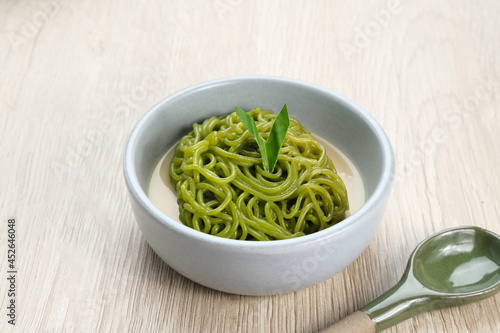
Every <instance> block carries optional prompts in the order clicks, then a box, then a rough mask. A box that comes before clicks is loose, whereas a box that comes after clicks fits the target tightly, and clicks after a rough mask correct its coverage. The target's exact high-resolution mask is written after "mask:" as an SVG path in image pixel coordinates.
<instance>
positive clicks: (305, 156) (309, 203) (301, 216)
mask: <svg viewBox="0 0 500 333" xmlns="http://www.w3.org/2000/svg"><path fill="white" fill-rule="evenodd" d="M249 114H250V115H251V116H252V117H253V118H254V119H255V122H256V125H257V129H258V131H259V133H260V135H261V136H262V137H263V138H264V139H267V135H268V133H269V131H270V130H271V127H272V124H273V120H274V119H275V118H276V116H277V115H276V114H274V113H273V112H272V111H262V110H261V109H260V108H255V109H254V110H252V111H250V112H249ZM170 176H171V177H172V180H173V181H174V183H175V185H176V191H177V198H178V200H177V202H178V204H179V218H180V220H181V221H182V223H184V224H185V225H187V226H189V227H191V228H194V229H196V230H198V231H201V232H204V233H208V234H212V235H215V236H220V237H225V238H232V239H241V240H276V239H287V238H292V237H297V236H302V235H306V234H310V233H313V232H316V231H318V230H322V229H325V228H328V227H329V226H332V225H334V224H335V223H337V222H339V221H341V220H343V219H344V218H345V213H346V210H348V209H349V204H348V200H347V191H346V188H345V185H344V183H343V181H342V179H341V178H340V177H339V176H338V175H337V172H336V170H335V167H334V166H333V163H332V162H331V160H330V159H329V158H328V156H327V155H326V151H325V148H324V147H323V146H322V145H321V144H320V143H319V142H318V141H317V140H315V139H314V138H313V137H312V136H311V133H310V132H309V131H307V130H306V129H305V128H304V127H302V125H301V124H300V123H299V122H298V121H297V120H295V119H293V118H291V117H290V127H289V129H288V132H287V134H286V138H285V141H284V143H283V145H282V147H281V150H280V154H279V157H278V162H277V163H276V167H275V169H274V171H273V172H272V173H270V172H266V171H265V170H264V169H263V166H262V159H261V156H260V153H259V150H258V145H257V143H256V141H255V139H254V138H253V137H252V136H251V134H250V133H249V131H248V130H247V129H246V128H245V126H244V125H243V123H241V122H240V120H239V119H238V117H237V115H236V113H235V112H233V113H232V114H229V115H227V116H222V117H212V118H210V119H207V120H205V121H204V122H203V123H202V124H194V125H193V131H192V132H190V133H189V134H187V135H186V136H184V137H183V138H182V139H181V140H180V142H179V145H178V146H177V148H176V151H175V154H174V157H173V159H172V162H171V164H170Z"/></svg>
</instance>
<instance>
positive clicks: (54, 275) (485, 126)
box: [0, 0, 500, 333]
mask: <svg viewBox="0 0 500 333" xmlns="http://www.w3.org/2000/svg"><path fill="white" fill-rule="evenodd" d="M499 31H500V2H498V1H496V0H483V1H472V0H470V1H467V0H459V1H452V0H443V1H431V0H424V1H418V3H416V2H413V1H407V0H404V1H403V0H400V1H398V0H381V1H356V2H355V3H354V2H353V3H350V2H347V1H337V0H335V1H314V2H313V1H294V2H292V1H251V0H210V1H201V0H197V1H180V0H172V1H151V2H148V1H130V0H112V1H105V2H104V1H102V2H99V1H96V0H83V1H78V2H76V1H68V0H43V1H35V0H2V1H1V2H0V111H1V113H0V120H1V122H0V152H1V155H0V159H1V162H0V163H1V169H0V170H1V171H0V180H1V183H0V202H1V206H0V212H1V214H0V217H1V225H0V235H1V237H0V263H1V267H0V268H1V271H0V280H1V281H2V283H1V285H0V308H1V309H2V310H1V311H0V312H1V313H0V331H1V332H9V331H11V330H12V331H18V332H316V331H318V330H319V329H322V328H324V327H326V326H328V325H330V324H332V323H333V322H335V321H337V320H338V319H340V318H343V317H345V316H346V315H348V314H349V313H352V312H353V311H355V310H356V309H358V308H359V307H361V306H363V305H365V304H366V303H368V302H369V301H370V300H372V299H374V298H375V297H377V296H378V295H380V294H381V293H383V292H384V291H385V290H387V289H388V288H389V287H391V286H392V285H393V284H395V283H396V282H397V281H398V280H399V278H400V277H401V275H402V273H403V271H404V268H405V266H406V262H407V259H408V257H409V255H410V253H411V251H412V250H413V248H414V247H415V246H416V245H417V244H418V243H419V242H420V241H421V240H422V239H424V238H425V237H426V236H428V235H431V234H433V233H435V232H437V231H439V230H442V229H444V228H448V227H453V226H459V225H476V226H480V227H483V228H487V229H490V230H491V231H494V232H496V233H500V223H499V222H500V209H499V207H500V173H499V172H498V164H499V162H500V111H499V108H500V43H499ZM246 74H258V75H273V76H283V77H289V78H295V79H300V80H304V81H309V82H312V83H315V84H319V85H322V86H325V87H327V88H329V89H332V90H335V91H338V92H340V93H341V94H344V95H345V96H347V97H348V98H350V99H352V100H354V101H356V102H357V103H359V104H360V105H362V106H363V107H364V108H366V109H367V110H368V111H369V112H370V113H371V114H372V115H373V116H374V117H375V118H376V119H377V120H378V121H379V122H380V124H381V125H382V127H383V128H384V129H385V131H386V132H387V135H388V137H389V138H390V140H391V142H392V144H393V146H394V150H395V155H396V160H397V168H396V180H395V184H394V187H393V191H392V193H391V197H390V200H389V205H388V208H387V211H386V214H385V216H384V219H383V221H382V223H381V225H380V228H379V229H378V232H377V234H376V235H375V237H374V238H373V240H372V242H371V243H370V245H369V247H368V248H367V249H366V250H365V251H364V252H363V254H362V255H361V256H360V257H359V258H358V259H357V260H356V261H355V262H354V263H353V264H351V265H350V266H349V267H348V268H347V269H345V270H344V271H343V272H341V273H339V274H338V275H336V276H334V277H332V278H331V279H329V280H327V281H325V282H323V283H320V284H318V285H315V286H313V287H310V288H308V289H306V290H302V291H298V292H294V293H289V294H285V295H277V296H266V297H247V296H239V295H229V294H224V293H221V292H218V291H214V290H210V289H208V288H205V287H202V286H200V285H197V284H195V283H193V282H191V281H190V280H188V279H186V278H184V277H183V276H181V275H180V274H178V273H177V272H175V271H173V270H172V269H171V268H170V267H169V266H168V265H166V264H165V263H163V262H162V261H161V260H160V259H159V257H158V256H157V255H156V254H155V253H154V252H153V251H152V250H151V248H150V247H149V246H148V244H147V243H146V241H145V240H144V238H143V237H142V235H141V232H140V230H139V228H138V226H137V224H136V222H135V219H134V216H133V214H132V211H131V207H130V205H129V201H128V197H127V191H126V187H125V182H124V179H123V172H122V156H123V150H124V146H125V142H126V139H127V136H128V134H129V133H130V131H131V129H132V127H133V126H134V124H135V123H136V122H137V121H138V120H139V118H140V117H141V116H142V115H143V114H144V113H145V112H146V111H147V110H148V109H149V108H150V107H152V106H153V105H154V104H156V103H157V102H158V101H160V100H161V99H163V98H164V97H166V96H168V95H170V94H172V93H174V92H176V91H178V90H181V89H183V88H185V87H188V86H190V85H192V84H196V83H199V82H202V81H206V80H210V79H215V78H221V77H227V76H233V75H246ZM9 220H10V221H11V223H10V225H9ZM12 220H15V223H12V222H14V221H12ZM9 234H14V236H15V239H14V242H8V240H9V239H12V238H9V236H8V235H9ZM12 243H14V244H15V250H16V257H15V260H12V258H10V259H11V260H10V261H9V258H8V246H9V244H12ZM10 264H14V266H13V267H11V268H13V269H10V268H9V265H10ZM11 270H14V271H16V273H14V274H11V273H8V271H11ZM11 275H14V278H13V279H11V280H8V279H9V278H11ZM10 282H13V283H10ZM9 290H11V291H14V292H15V297H11V296H9V293H10V291H9ZM11 301H12V302H13V303H11ZM11 304H14V306H15V310H13V311H11V310H10V309H8V307H9V306H10V307H12V306H11ZM499 308H500V295H497V296H494V297H492V298H489V299H486V300H483V301H481V302H478V303H475V304H470V305H467V306H463V307H459V308H452V309H445V310H440V311H435V312H432V313H427V314H422V315H419V316H417V317H414V318H412V319H409V320H407V321H405V322H403V323H400V324H398V325H396V326H394V327H392V328H390V329H388V330H387V332H460V333H462V332H481V333H485V332H500V314H499ZM9 314H13V315H14V317H15V319H14V320H15V326H13V325H11V324H9V322H8V321H9V320H11V318H10V317H9Z"/></svg>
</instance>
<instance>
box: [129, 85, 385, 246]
mask: <svg viewBox="0 0 500 333" xmlns="http://www.w3.org/2000/svg"><path fill="white" fill-rule="evenodd" d="M260 80H262V81H267V82H271V81H274V82H276V83H287V84H297V85H301V86H303V87H305V88H308V89H312V90H316V91H318V92H321V93H323V94H326V95H330V96H332V97H334V99H336V100H337V101H338V102H339V103H342V104H344V105H345V106H346V107H348V108H349V109H350V110H352V111H355V112H356V113H357V114H358V115H360V116H361V117H362V118H363V119H364V120H365V121H366V124H367V125H369V126H370V127H371V129H372V130H373V132H374V134H375V135H376V137H377V139H378V142H379V144H380V147H381V149H382V151H383V169H382V177H381V178H380V179H379V180H378V181H377V185H376V187H375V189H374V191H373V193H372V195H371V196H370V197H369V198H368V199H367V200H366V202H365V203H364V204H363V205H362V206H361V207H360V209H358V210H357V211H356V212H354V213H353V214H352V215H350V216H348V217H347V218H345V219H344V220H342V221H341V222H339V223H337V224H335V225H333V226H331V227H329V228H327V229H324V230H321V231H318V232H315V233H312V234H309V235H304V236H301V237H296V238H290V239H280V240H272V241H263V242H257V241H255V242H252V241H244V240H239V239H228V238H222V237H217V236H213V235H210V234H205V233H203V232H200V231H197V230H195V229H192V228H190V227H188V226H186V225H184V224H182V223H179V222H178V221H175V220H174V219H172V218H171V217H169V216H167V215H166V214H165V213H163V212H162V211H161V210H160V209H159V208H157V207H156V206H155V205H154V204H153V203H152V202H151V201H150V200H149V198H148V196H147V194H146V193H145V191H144V190H143V189H142V187H141V185H140V183H139V179H138V177H137V173H136V172H137V170H136V168H135V164H134V151H135V148H136V146H137V141H138V140H139V134H140V133H141V129H142V127H143V126H145V125H146V124H147V123H148V121H149V119H150V118H152V117H155V116H156V114H157V113H158V112H161V110H162V109H163V108H164V105H166V104H168V103H169V102H170V101H172V100H175V99H177V98H178V97H180V96H183V95H185V94H189V93H191V92H193V91H197V90H203V89H206V88H210V87H213V86H216V85H220V84H231V83H241V82H242V81H260ZM123 172H124V177H125V181H126V185H127V188H128V190H129V194H130V195H132V196H133V198H134V199H135V200H136V201H137V202H138V203H139V204H140V205H141V206H142V207H143V208H144V209H145V210H146V211H147V212H148V214H150V215H151V216H152V217H154V219H155V220H156V221H157V222H158V223H160V224H161V225H163V226H165V227H166V228H168V229H170V230H171V231H172V232H175V233H177V234H179V235H183V236H185V237H188V238H192V239H194V240H196V241H200V242H205V243H211V244H213V245H215V246H219V247H232V248H234V247H236V248H241V249H243V250H245V249H246V250H252V251H255V250H258V249H261V250H264V251H267V250H269V249H273V250H279V249H285V248H289V247H290V246H294V247H295V246H299V247H300V246H303V245H305V244H310V243H313V242H322V241H325V240H327V239H329V238H333V237H337V236H338V235H339V234H343V233H345V232H347V231H348V230H350V229H351V228H354V227H356V224H358V223H361V221H362V220H363V217H365V216H366V215H367V214H370V212H371V211H372V210H373V209H374V207H375V206H376V205H377V202H378V201H379V200H380V199H381V198H382V197H384V195H386V194H388V193H389V192H390V189H391V187H392V184H393V182H394V174H395V157H394V151H393V148H392V145H391V143H390V141H389V139H388V137H387V135H386V133H385V132H384V130H383V129H382V127H381V126H380V125H379V123H378V122H377V121H376V120H375V118H374V117H373V116H372V115H371V114H369V113H368V112H367V111H366V110H365V109H363V108H362V107H361V106H359V105H358V104H356V103H355V102H353V101H351V100H350V99H348V98H347V97H345V96H343V95H341V94H340V93H338V92H336V91H333V90H331V89H328V88H325V87H323V86H320V85H317V84H314V83H310V82H307V81H302V80H298V79H292V78H285V77H279V76H266V75H241V76H229V77H224V78H218V79H212V80H208V81H204V82H201V83H198V84H195V85H191V86H189V87H187V88H184V89H181V90H179V91H177V92H175V93H173V94H171V95H169V96H167V97H166V98H164V99H162V100H161V101H159V102H158V103H157V104H156V105H154V106H153V107H152V108H150V109H149V110H148V111H147V112H146V113H145V114H143V115H142V116H141V118H140V119H139V121H138V122H137V123H136V125H135V126H134V128H133V129H132V131H131V132H130V135H129V137H128V140H127V142H126V145H125V151H124V155H123Z"/></svg>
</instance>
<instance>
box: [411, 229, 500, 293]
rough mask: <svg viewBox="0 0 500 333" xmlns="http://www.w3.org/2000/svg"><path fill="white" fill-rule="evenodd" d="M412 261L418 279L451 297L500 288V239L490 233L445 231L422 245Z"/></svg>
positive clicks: (474, 230)
mask: <svg viewBox="0 0 500 333" xmlns="http://www.w3.org/2000/svg"><path fill="white" fill-rule="evenodd" d="M444 244H446V245H445V246H443V245H444ZM412 258H413V275H414V276H415V278H416V279H417V280H418V281H419V282H420V283H421V284H422V285H423V286H425V287H426V288H429V289H431V290H435V291H438V292H440V293H443V294H449V296H450V297H469V296H470V294H478V293H487V292H489V291H491V290H492V289H493V290H495V288H497V289H498V288H500V239H499V238H498V237H497V236H496V235H495V234H493V233H491V232H489V231H487V230H484V229H480V228H477V227H467V228H456V229H451V230H445V231H443V232H441V233H439V234H436V235H435V236H434V237H431V238H429V239H427V240H426V241H425V242H423V243H421V244H420V246H419V247H418V248H417V249H416V250H415V253H414V255H413V257H412Z"/></svg>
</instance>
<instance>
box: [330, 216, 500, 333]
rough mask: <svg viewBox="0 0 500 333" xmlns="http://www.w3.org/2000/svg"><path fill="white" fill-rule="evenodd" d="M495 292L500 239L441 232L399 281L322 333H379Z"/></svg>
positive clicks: (468, 229) (470, 231)
mask: <svg viewBox="0 0 500 333" xmlns="http://www.w3.org/2000/svg"><path fill="white" fill-rule="evenodd" d="M499 291H500V236H498V235H496V234H495V233H493V232H491V231H488V230H485V229H482V228H479V227H474V226H465V227H457V228H451V229H446V230H443V231H441V232H439V233H437V234H435V235H433V236H430V237H428V238H427V239H425V240H424V241H423V242H421V243H420V244H419V245H418V246H417V247H416V248H415V250H414V251H413V253H412V255H411V257H410V259H409V261H408V265H407V267H406V270H405V273H404V274H403V277H402V278H401V280H400V281H399V282H398V283H397V284H396V285H395V286H394V287H392V288H391V289H389V290H388V291H387V292H386V293H384V294H383V295H381V296H380V297H378V298H377V299H375V300H374V301H372V302H371V303H369V304H367V305H365V306H364V307H363V308H361V309H360V310H358V311H356V312H354V313H353V314H351V315H349V316H347V317H346V318H344V319H342V320H341V321H339V322H337V323H335V324H334V325H333V326H330V327H328V328H326V329H324V330H322V331H321V332H323V333H325V332H331V333H333V332H344V333H349V332H358V333H368V332H371V333H373V332H380V331H382V330H385V329H386V328H389V327H391V326H393V325H395V324H397V323H399V322H401V321H403V320H406V319H408V318H410V317H413V316H415V315H417V314H420V313H423V312H427V311H432V310H437V309H442V308H448V307H454V306H460V305H464V304H469V303H472V302H475V301H479V300H482V299H484V298H487V297H490V296H493V295H494V294H496V293H497V292H499Z"/></svg>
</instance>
